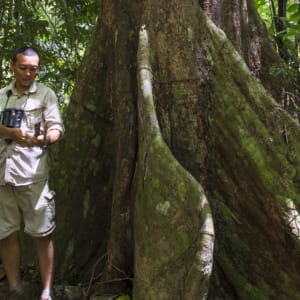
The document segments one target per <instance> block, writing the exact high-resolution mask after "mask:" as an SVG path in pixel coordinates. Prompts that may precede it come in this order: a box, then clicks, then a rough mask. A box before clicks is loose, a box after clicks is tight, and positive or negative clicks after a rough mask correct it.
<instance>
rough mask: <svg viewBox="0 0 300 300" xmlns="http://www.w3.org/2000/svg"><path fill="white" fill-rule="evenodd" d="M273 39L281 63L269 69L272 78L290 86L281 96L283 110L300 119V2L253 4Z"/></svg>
mask: <svg viewBox="0 0 300 300" xmlns="http://www.w3.org/2000/svg"><path fill="white" fill-rule="evenodd" d="M254 4H255V5H256V8H257V10H258V12H259V14H260V16H261V17H262V19H263V20H264V21H265V23H266V25H267V28H268V30H269V33H270V35H271V36H272V37H273V40H274V44H275V45H276V47H277V51H278V54H279V55H280V57H281V58H282V63H279V64H277V65H275V66H271V68H270V71H271V72H272V74H273V75H275V76H277V77H279V78H282V79H284V80H285V82H289V83H290V86H291V89H290V91H285V93H284V94H283V103H284V108H285V109H287V110H288V111H289V112H290V113H292V114H293V115H297V114H298V118H299V115H300V111H299V107H300V85H299V82H300V2H298V1H294V0H277V1H276V0H254Z"/></svg>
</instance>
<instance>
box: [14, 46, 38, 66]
mask: <svg viewBox="0 0 300 300" xmlns="http://www.w3.org/2000/svg"><path fill="white" fill-rule="evenodd" d="M18 54H23V55H25V56H35V55H37V56H38V57H39V59H40V56H39V53H38V51H37V50H36V49H34V48H33V47H29V46H24V47H21V48H18V49H16V50H15V51H14V52H13V54H12V57H11V62H12V63H16V62H17V59H18V58H17V56H18Z"/></svg>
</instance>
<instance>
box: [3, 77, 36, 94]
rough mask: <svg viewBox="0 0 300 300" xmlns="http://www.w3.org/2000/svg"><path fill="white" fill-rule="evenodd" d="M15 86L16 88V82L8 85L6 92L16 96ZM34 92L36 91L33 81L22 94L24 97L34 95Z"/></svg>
mask: <svg viewBox="0 0 300 300" xmlns="http://www.w3.org/2000/svg"><path fill="white" fill-rule="evenodd" d="M15 86H16V80H13V81H12V82H11V83H10V84H9V86H8V89H7V92H8V91H11V92H12V93H13V94H17V92H16V88H15ZM36 90H37V82H36V81H33V82H32V84H31V85H30V86H29V88H28V90H27V91H26V92H25V93H24V94H25V95H28V94H32V93H35V92H36Z"/></svg>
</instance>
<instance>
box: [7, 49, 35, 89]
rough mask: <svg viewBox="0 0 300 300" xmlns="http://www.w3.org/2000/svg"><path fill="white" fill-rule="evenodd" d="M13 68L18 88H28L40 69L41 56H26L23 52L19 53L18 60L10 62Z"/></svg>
mask: <svg viewBox="0 0 300 300" xmlns="http://www.w3.org/2000/svg"><path fill="white" fill-rule="evenodd" d="M10 67H11V69H12V70H13V72H14V74H15V79H16V88H17V89H19V90H26V89H28V88H29V86H30V85H31V83H32V82H33V81H34V79H35V77H36V75H37V74H38V70H39V57H38V56H37V55H34V56H26V55H23V54H18V55H17V61H16V62H15V63H13V62H12V63H11V64H10Z"/></svg>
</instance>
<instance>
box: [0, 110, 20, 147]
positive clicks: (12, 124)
mask: <svg viewBox="0 0 300 300" xmlns="http://www.w3.org/2000/svg"><path fill="white" fill-rule="evenodd" d="M23 114H24V110H23V109H22V108H6V109H4V111H3V112H2V125H3V126H5V127H9V128H20V127H21V122H22V118H23ZM5 142H6V144H10V143H11V142H12V140H11V139H5Z"/></svg>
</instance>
